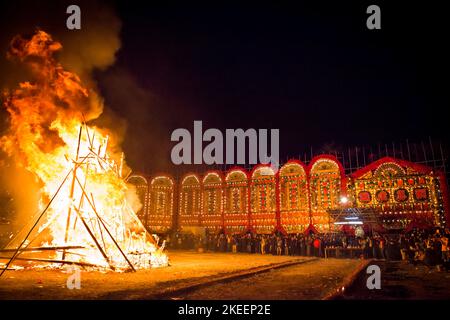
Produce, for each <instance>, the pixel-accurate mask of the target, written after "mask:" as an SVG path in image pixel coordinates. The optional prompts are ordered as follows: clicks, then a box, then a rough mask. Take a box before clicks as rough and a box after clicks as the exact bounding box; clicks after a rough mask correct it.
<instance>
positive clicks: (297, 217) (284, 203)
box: [279, 160, 311, 233]
mask: <svg viewBox="0 0 450 320" xmlns="http://www.w3.org/2000/svg"><path fill="white" fill-rule="evenodd" d="M279 193H280V197H279V201H280V205H279V207H280V220H281V225H282V226H283V228H284V230H285V231H287V232H288V233H297V232H303V231H304V230H305V229H306V228H307V227H308V226H309V225H310V224H311V219H310V214H309V212H310V209H309V208H310V206H309V186H308V179H307V176H306V167H305V165H304V164H303V163H301V162H300V161H296V160H291V161H289V162H288V163H286V164H285V165H284V166H282V167H281V168H280V171H279Z"/></svg>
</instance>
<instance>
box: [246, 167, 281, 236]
mask: <svg viewBox="0 0 450 320" xmlns="http://www.w3.org/2000/svg"><path fill="white" fill-rule="evenodd" d="M276 189H277V182H276V176H275V172H274V171H273V169H272V168H271V167H270V166H268V165H259V166H256V167H255V168H254V169H253V170H252V173H251V181H250V226H251V229H252V230H254V231H255V232H256V233H271V232H273V230H274V229H275V228H276V227H277V215H276V212H277V192H276Z"/></svg>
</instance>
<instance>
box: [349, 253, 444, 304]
mask: <svg viewBox="0 0 450 320" xmlns="http://www.w3.org/2000/svg"><path fill="white" fill-rule="evenodd" d="M375 264H377V265H379V266H380V269H381V289H379V290H377V289H374V290H369V289H367V286H366V280H367V279H366V275H365V274H361V275H360V277H359V278H358V280H357V281H355V284H354V285H353V286H352V287H351V288H349V290H347V291H346V292H345V295H344V297H343V298H344V299H364V300H396V299H400V300H409V299H413V300H414V299H427V300H428V299H433V300H435V299H438V300H442V299H445V300H448V299H450V272H448V271H438V269H437V268H436V267H432V268H429V267H427V266H424V265H417V266H414V265H412V264H410V263H407V262H401V261H391V262H385V261H377V262H376V263H375Z"/></svg>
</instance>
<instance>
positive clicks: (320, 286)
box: [173, 259, 361, 300]
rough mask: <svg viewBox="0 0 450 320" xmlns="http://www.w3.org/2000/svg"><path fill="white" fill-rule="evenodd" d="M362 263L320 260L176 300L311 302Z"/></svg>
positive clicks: (190, 294) (212, 288) (213, 287)
mask: <svg viewBox="0 0 450 320" xmlns="http://www.w3.org/2000/svg"><path fill="white" fill-rule="evenodd" d="M360 263H361V260H350V259H320V260H316V261H311V262H307V263H304V264H299V265H294V266H291V267H286V268H281V269H276V270H272V271H270V272H267V273H261V274H258V275H255V276H252V277H249V278H245V279H241V280H236V281H231V282H228V283H221V284H216V285H212V286H208V287H206V288H203V289H199V290H196V291H194V292H191V293H189V294H186V295H182V296H179V297H173V298H175V299H189V300H196V299H202V300H203V299H214V300H222V299H224V300H247V299H248V300H310V299H314V300H316V299H321V298H323V297H324V296H326V295H327V293H329V292H331V291H334V290H335V289H336V288H337V287H339V285H340V284H341V283H342V281H343V279H344V278H345V277H346V276H347V275H349V274H350V273H352V271H353V270H355V269H356V268H357V266H358V265H359V264H360Z"/></svg>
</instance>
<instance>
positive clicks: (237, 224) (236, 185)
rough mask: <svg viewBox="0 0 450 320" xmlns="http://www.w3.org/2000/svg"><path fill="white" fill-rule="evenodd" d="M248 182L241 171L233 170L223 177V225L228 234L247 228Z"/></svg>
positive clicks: (245, 175) (244, 173) (245, 174)
mask: <svg viewBox="0 0 450 320" xmlns="http://www.w3.org/2000/svg"><path fill="white" fill-rule="evenodd" d="M248 184H249V181H248V176H247V173H246V172H245V171H244V170H243V169H233V170H231V171H229V172H228V173H227V175H226V176H225V208H224V224H225V228H226V230H227V231H228V232H230V233H241V232H244V231H245V230H246V229H247V228H248V227H249V216H248V214H249V211H248V210H249V194H248V193H249V186H248Z"/></svg>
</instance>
